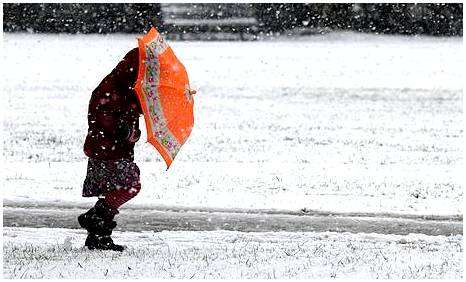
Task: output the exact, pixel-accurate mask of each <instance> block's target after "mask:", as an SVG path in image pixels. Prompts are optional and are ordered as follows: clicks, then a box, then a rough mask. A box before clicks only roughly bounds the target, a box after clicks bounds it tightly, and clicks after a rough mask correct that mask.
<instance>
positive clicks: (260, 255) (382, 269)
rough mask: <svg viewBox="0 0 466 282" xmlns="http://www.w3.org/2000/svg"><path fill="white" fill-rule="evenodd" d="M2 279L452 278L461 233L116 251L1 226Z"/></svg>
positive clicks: (119, 236) (259, 237) (252, 239)
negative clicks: (96, 248)
mask: <svg viewBox="0 0 466 282" xmlns="http://www.w3.org/2000/svg"><path fill="white" fill-rule="evenodd" d="M3 236H4V241H5V243H4V249H5V256H4V263H5V267H4V270H3V274H4V278H100V279H103V278H184V279H189V278H195V279H203V278H210V279H217V278H223V279H225V278H228V279H240V278H262V279H267V278H282V279H284V278H294V279H300V278H327V279H328V278H335V277H336V278H398V279H401V278H407V279H418V278H459V277H462V271H463V265H462V256H463V243H462V236H452V237H443V236H435V237H432V236H425V235H414V234H413V235H408V236H398V235H379V234H350V233H343V234H338V233H332V232H325V233H288V232H271V233H241V232H232V231H209V232H160V233H153V232H137V233H135V232H124V233H119V232H116V234H115V240H116V241H118V242H121V243H122V244H127V245H128V246H129V247H128V248H129V249H128V250H127V251H125V252H123V253H121V254H120V253H116V252H100V251H94V252H90V251H88V250H86V249H83V248H82V241H83V240H84V238H85V236H86V235H85V232H84V231H76V230H70V229H35V228H32V229H31V228H9V227H8V228H4V235H3Z"/></svg>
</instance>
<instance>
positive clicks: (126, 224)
mask: <svg viewBox="0 0 466 282" xmlns="http://www.w3.org/2000/svg"><path fill="white" fill-rule="evenodd" d="M35 205H37V203H34V204H32V205H19V206H17V205H14V206H12V205H9V204H7V205H6V206H4V207H3V224H4V226H9V227H35V228H43V227H48V228H74V229H79V228H80V226H79V225H78V222H77V216H78V215H79V214H81V213H83V212H84V211H85V210H86V209H85V208H81V209H77V208H63V207H53V206H42V207H37V206H35ZM116 221H117V222H118V226H117V229H116V230H125V231H162V230H166V231H212V230H231V231H242V232H268V231H287V232H309V231H312V232H325V231H333V232H351V233H379V234H399V235H406V234H409V233H422V234H426V235H434V236H435V235H446V236H448V235H462V234H463V220H462V217H460V218H431V219H426V218H403V217H396V216H393V215H392V216H386V217H378V216H374V215H370V214H366V215H349V214H334V215H328V214H324V215H319V214H312V213H309V214H303V213H301V214H283V213H268V212H262V213H244V212H243V213H241V212H236V213H235V212H225V211H224V212H221V211H190V210H188V211H186V210H173V209H168V210H164V209H154V208H145V209H127V208H125V209H121V210H120V214H119V215H118V216H117V218H116Z"/></svg>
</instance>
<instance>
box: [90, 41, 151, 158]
mask: <svg viewBox="0 0 466 282" xmlns="http://www.w3.org/2000/svg"><path fill="white" fill-rule="evenodd" d="M138 63H139V53H138V48H134V49H133V50H131V51H129V52H128V53H127V54H126V56H125V57H124V58H123V60H121V61H120V62H119V63H118V65H117V66H116V67H115V68H114V69H113V71H112V72H111V73H110V74H109V75H107V76H106V77H105V78H104V80H102V82H101V83H100V84H99V86H98V87H97V88H96V89H95V90H94V91H93V92H92V96H91V100H90V102H89V113H88V116H87V117H88V125H89V129H88V133H87V137H86V141H85V143H84V153H85V154H86V155H87V156H88V157H90V158H96V159H102V160H115V159H122V158H125V159H131V160H133V159H134V144H135V143H136V141H137V140H138V139H139V136H140V134H141V131H140V130H139V115H140V114H141V113H142V111H141V108H140V106H139V102H138V99H137V96H136V93H135V91H134V88H133V87H134V84H135V82H136V79H137V73H138Z"/></svg>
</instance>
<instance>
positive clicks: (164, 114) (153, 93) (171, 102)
mask: <svg viewBox="0 0 466 282" xmlns="http://www.w3.org/2000/svg"><path fill="white" fill-rule="evenodd" d="M138 43H139V71H138V78H137V80H136V85H135V90H136V93H137V96H138V99H139V102H140V105H141V108H142V111H143V113H144V120H145V122H146V129H147V139H148V142H149V143H151V144H152V145H153V146H154V147H155V148H156V149H157V151H158V152H159V153H160V155H162V158H163V159H164V160H165V163H166V164H167V169H168V168H169V167H170V165H171V163H172V162H173V160H174V159H175V156H176V154H178V152H179V150H180V148H181V146H182V145H183V144H184V143H185V142H186V140H187V139H188V137H189V134H190V133H191V130H192V128H193V124H194V116H193V103H194V101H193V97H192V95H191V94H194V93H193V92H194V91H191V90H190V87H189V80H188V74H187V73H186V69H185V68H184V66H183V64H182V63H181V62H180V61H179V60H178V58H177V57H176V56H175V54H174V53H173V50H172V49H171V48H170V46H168V44H167V42H166V41H165V40H164V39H163V38H162V36H161V35H160V34H159V33H158V31H157V30H156V29H155V28H152V29H151V30H150V31H149V33H147V34H146V35H145V36H144V37H142V38H138Z"/></svg>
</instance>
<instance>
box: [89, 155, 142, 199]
mask: <svg viewBox="0 0 466 282" xmlns="http://www.w3.org/2000/svg"><path fill="white" fill-rule="evenodd" d="M139 174H140V172H139V168H138V166H137V165H136V164H135V163H134V162H133V161H132V160H129V159H119V160H98V159H93V158H89V162H88V164H87V175H86V179H85V180H84V185H83V193H82V196H83V197H96V196H103V195H105V194H106V193H108V192H110V191H113V190H116V189H126V190H130V189H131V188H133V187H137V186H139V185H141V183H140V179H139Z"/></svg>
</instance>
